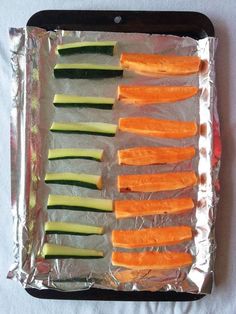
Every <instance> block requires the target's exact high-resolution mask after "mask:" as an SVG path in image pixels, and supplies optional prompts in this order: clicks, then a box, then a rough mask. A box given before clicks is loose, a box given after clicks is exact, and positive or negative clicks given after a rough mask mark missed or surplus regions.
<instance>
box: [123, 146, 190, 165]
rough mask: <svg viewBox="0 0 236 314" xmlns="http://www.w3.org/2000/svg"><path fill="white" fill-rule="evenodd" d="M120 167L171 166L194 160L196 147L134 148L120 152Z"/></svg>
mask: <svg viewBox="0 0 236 314" xmlns="http://www.w3.org/2000/svg"><path fill="white" fill-rule="evenodd" d="M117 154H118V162H119V164H120V165H122V164H123V165H130V166H144V165H155V164H170V163H177V162H181V161H184V160H188V159H192V158H193V157H194V155H195V148H194V147H148V146H146V147H133V148H127V149H121V150H118V153H117Z"/></svg>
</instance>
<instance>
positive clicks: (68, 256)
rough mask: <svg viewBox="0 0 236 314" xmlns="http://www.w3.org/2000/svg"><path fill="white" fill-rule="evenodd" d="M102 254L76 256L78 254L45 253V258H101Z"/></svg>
mask: <svg viewBox="0 0 236 314" xmlns="http://www.w3.org/2000/svg"><path fill="white" fill-rule="evenodd" d="M103 257H104V256H89V255H88V256H78V255H45V256H44V258H45V259H68V258H73V259H98V258H103Z"/></svg>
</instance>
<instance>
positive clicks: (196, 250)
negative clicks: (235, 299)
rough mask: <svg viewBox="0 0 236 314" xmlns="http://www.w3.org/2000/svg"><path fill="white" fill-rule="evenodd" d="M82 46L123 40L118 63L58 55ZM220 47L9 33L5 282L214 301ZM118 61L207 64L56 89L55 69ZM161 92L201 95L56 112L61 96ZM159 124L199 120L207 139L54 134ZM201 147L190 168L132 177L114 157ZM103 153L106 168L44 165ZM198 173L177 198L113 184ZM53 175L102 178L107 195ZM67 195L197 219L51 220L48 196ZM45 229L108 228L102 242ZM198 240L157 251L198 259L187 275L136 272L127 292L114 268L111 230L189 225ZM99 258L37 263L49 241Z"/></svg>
mask: <svg viewBox="0 0 236 314" xmlns="http://www.w3.org/2000/svg"><path fill="white" fill-rule="evenodd" d="M77 40H82V41H83V40H117V41H118V42H119V44H118V49H117V52H116V54H115V56H113V57H110V56H103V55H92V54H87V55H85V54H84V55H74V56H68V57H60V56H58V55H57V54H56V53H55V48H56V46H57V44H59V43H62V42H64V43H65V42H73V41H77ZM216 45H217V40H216V39H215V38H204V39H201V40H194V39H192V38H189V37H177V36H170V35H169V36H167V35H148V34H138V33H137V34H129V33H108V32H83V31H63V30H56V31H53V32H47V31H45V30H43V29H39V28H33V27H28V28H19V29H15V28H12V29H10V49H11V65H12V112H11V176H12V214H13V223H14V228H13V229H14V264H13V265H12V267H11V269H10V271H9V273H8V278H11V279H15V280H17V281H19V282H20V283H21V284H22V285H23V286H24V287H26V288H27V287H28V288H29V287H31V288H37V289H47V288H51V289H57V290H63V291H78V290H84V289H89V288H91V287H96V288H103V289H114V290H122V291H133V290H137V291H142V290H148V291H157V290H161V291H168V290H175V291H178V292H190V293H210V292H211V289H212V284H213V274H214V272H213V270H214V258H215V249H216V243H215V236H214V226H215V218H216V206H217V202H218V198H219V190H220V186H219V180H218V173H219V167H220V155H221V142H220V133H219V120H218V113H217V99H216V88H215V64H214V62H215V61H214V60H215V59H214V54H215V50H216ZM121 51H130V52H149V53H164V54H177V55H198V56H199V57H200V58H201V59H203V60H205V64H206V65H207V66H206V69H205V70H204V71H202V73H201V74H200V75H192V76H184V77H159V78H153V77H145V76H141V75H137V74H133V73H128V72H127V73H126V72H125V73H124V77H123V78H122V79H120V78H114V79H101V80H83V79H81V80H69V79H55V78H54V77H53V67H54V65H55V64H56V63H57V62H67V63H70V62H71V63H73V62H81V63H82V62H86V63H89V62H91V63H92V62H95V63H104V64H118V62H119V54H120V52H121ZM121 80H122V84H123V83H127V84H130V83H131V82H132V83H133V84H140V85H141V84H157V85H196V86H199V88H200V89H201V92H200V95H199V96H197V97H193V98H191V99H188V100H185V101H181V102H178V103H174V104H164V105H158V106H151V107H149V108H145V107H144V108H142V111H141V110H140V108H137V107H135V106H131V105H130V106H127V105H123V104H121V103H119V102H118V101H117V102H116V104H115V106H114V109H113V110H112V111H109V110H96V109H85V108H84V109H75V108H71V109H65V108H64V109H63V108H57V109H55V108H54V107H53V105H52V101H53V97H54V94H55V93H68V94H80V95H84V96H86V95H87V96H104V97H115V95H116V90H117V86H118V85H119V84H120V83H121ZM141 115H143V116H152V117H156V118H160V119H176V120H184V121H185V120H186V121H188V120H195V121H197V122H198V124H199V125H201V127H200V134H199V135H198V136H196V137H194V138H190V139H182V140H166V139H153V138H147V137H142V136H137V135H132V134H128V133H122V132H118V133H117V134H116V136H115V137H114V138H107V137H102V136H100V137H98V136H91V135H68V134H50V132H49V129H50V126H51V124H52V122H53V121H65V122H66V121H68V122H77V121H84V122H85V121H94V122H109V123H118V118H119V117H122V116H141ZM152 144H154V145H158V146H161V145H166V146H173V145H175V146H186V145H194V146H195V148H196V149H197V152H198V153H197V156H196V157H195V158H194V159H193V160H191V161H185V162H182V163H180V164H174V165H155V166H148V167H147V166H142V167H130V166H119V165H118V164H117V160H116V151H117V149H119V148H124V147H132V146H135V145H140V146H141V145H152ZM60 147H61V148H62V147H63V148H67V147H68V148H69V147H86V148H103V149H104V150H105V158H104V161H103V162H101V163H97V162H94V161H88V160H57V161H50V162H48V160H47V153H48V149H49V148H60ZM192 169H194V170H195V171H196V173H197V174H198V176H199V178H200V180H199V185H198V186H196V187H194V188H187V189H183V190H179V191H171V192H162V193H140V194H137V193H133V194H132V193H128V194H122V193H118V192H117V190H116V176H117V175H118V174H124V173H154V172H167V171H181V170H183V171H185V170H192ZM47 171H52V172H53V171H70V172H73V171H74V172H80V171H81V172H87V173H91V174H102V176H103V182H104V188H103V190H102V191H94V190H89V189H84V188H79V187H72V186H59V185H46V184H45V183H44V177H45V173H46V172H47ZM49 193H53V194H67V195H79V196H89V197H101V198H103V197H104V198H112V199H122V198H136V199H137V198H140V199H156V198H158V199H161V198H166V197H178V196H180V197H181V196H190V197H193V199H194V200H195V204H196V206H195V209H194V210H193V211H192V212H190V213H186V214H181V215H174V216H168V215H166V216H162V215H161V216H150V217H137V218H133V219H131V218H130V219H123V220H122V219H121V220H116V219H115V216H114V214H113V213H89V212H74V211H67V210H50V211H47V209H46V205H47V198H48V194H49ZM47 220H59V221H71V222H78V223H87V224H94V225H101V226H104V228H105V231H106V232H105V234H104V235H103V236H89V237H80V236H78V237H76V236H68V235H50V236H47V237H46V236H45V234H44V223H45V221H47ZM183 224H187V225H190V226H192V228H193V229H194V230H195V236H194V239H193V241H190V242H187V243H183V244H179V245H176V246H171V247H169V248H166V247H161V248H151V250H160V251H165V250H173V251H174V250H178V251H183V252H185V251H188V252H191V254H193V256H194V263H193V265H192V266H191V267H190V268H186V269H176V270H172V271H154V270H153V271H142V272H135V271H133V272H129V273H128V275H129V278H131V280H130V282H126V283H122V282H120V281H119V280H118V279H117V274H120V272H121V271H123V270H122V269H121V268H119V267H114V266H112V265H111V262H110V260H111V252H112V245H111V240H110V237H111V231H112V230H113V229H114V228H117V229H118V228H120V229H121V228H123V229H131V228H137V229H139V228H142V227H153V226H168V225H183ZM46 240H47V241H48V242H52V243H57V244H62V245H71V246H75V247H76V246H78V247H88V248H97V249H101V250H103V251H104V253H105V258H104V259H100V260H92V261H90V260H44V259H43V258H42V257H41V256H40V254H41V250H42V246H43V243H44V242H45V241H46Z"/></svg>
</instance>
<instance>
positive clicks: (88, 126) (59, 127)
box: [50, 122, 117, 136]
mask: <svg viewBox="0 0 236 314" xmlns="http://www.w3.org/2000/svg"><path fill="white" fill-rule="evenodd" d="M116 130H117V125H116V124H110V123H103V122H79V123H63V122H53V124H52V126H51V128H50V131H51V132H60V133H78V134H93V135H103V136H115V134H116Z"/></svg>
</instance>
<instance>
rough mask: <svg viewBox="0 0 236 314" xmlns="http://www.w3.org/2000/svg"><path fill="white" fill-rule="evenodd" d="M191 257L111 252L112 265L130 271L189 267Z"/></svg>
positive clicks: (180, 253) (156, 253) (171, 254)
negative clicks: (129, 269)
mask: <svg viewBox="0 0 236 314" xmlns="http://www.w3.org/2000/svg"><path fill="white" fill-rule="evenodd" d="M192 263H193V257H192V255H191V254H189V253H182V252H132V253H131V252H113V253H112V265H114V266H122V267H126V268H131V269H140V270H141V269H175V268H179V267H186V266H190V265H191V264H192Z"/></svg>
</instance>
